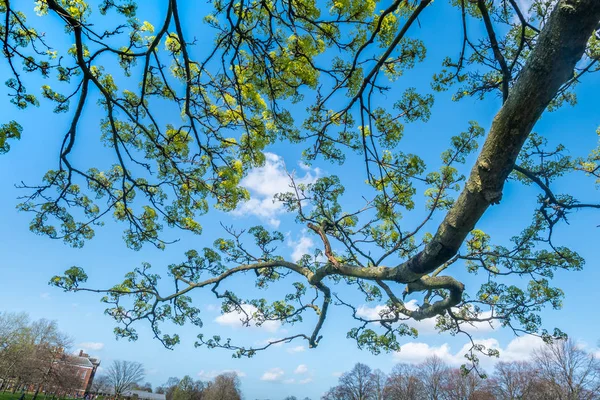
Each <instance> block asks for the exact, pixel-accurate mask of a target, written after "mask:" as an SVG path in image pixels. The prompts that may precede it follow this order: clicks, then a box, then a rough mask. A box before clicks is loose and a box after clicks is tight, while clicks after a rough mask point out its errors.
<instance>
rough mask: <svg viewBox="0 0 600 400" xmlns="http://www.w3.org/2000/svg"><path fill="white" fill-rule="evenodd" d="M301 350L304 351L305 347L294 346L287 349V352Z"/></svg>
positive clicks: (292, 352)
mask: <svg viewBox="0 0 600 400" xmlns="http://www.w3.org/2000/svg"><path fill="white" fill-rule="evenodd" d="M303 351H306V347H304V346H296V347H292V348H289V349H287V352H288V353H290V354H294V353H302V352H303Z"/></svg>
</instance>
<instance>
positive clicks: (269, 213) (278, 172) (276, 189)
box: [233, 153, 321, 228]
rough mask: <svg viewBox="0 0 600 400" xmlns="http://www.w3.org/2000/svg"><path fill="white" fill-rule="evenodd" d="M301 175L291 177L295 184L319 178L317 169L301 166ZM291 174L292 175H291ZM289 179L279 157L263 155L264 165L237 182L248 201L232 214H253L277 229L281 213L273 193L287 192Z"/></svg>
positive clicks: (280, 205)
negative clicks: (246, 194)
mask: <svg viewBox="0 0 600 400" xmlns="http://www.w3.org/2000/svg"><path fill="white" fill-rule="evenodd" d="M300 168H301V169H302V170H303V171H304V175H303V176H294V180H295V181H296V183H305V184H306V183H312V182H314V181H315V180H316V179H317V178H318V176H319V175H320V173H321V172H320V170H319V169H318V168H310V167H307V166H304V165H301V166H300ZM292 174H293V173H292ZM290 182H291V181H290V177H289V176H288V172H287V170H286V167H285V163H284V161H283V158H281V157H280V156H278V155H277V154H273V153H265V165H263V166H262V167H259V168H254V169H252V170H251V171H250V172H249V173H248V175H247V176H246V177H245V178H244V179H242V181H241V182H240V184H241V186H243V187H245V188H246V189H248V191H249V192H250V200H248V201H247V202H244V203H242V204H241V205H240V206H239V207H238V208H236V209H235V210H234V211H233V214H234V215H239V216H246V215H255V216H257V217H258V218H260V219H261V220H263V221H265V222H267V223H268V224H270V225H271V226H273V227H275V228H276V227H278V226H279V223H280V220H279V216H280V215H281V214H282V213H283V207H282V204H281V203H279V202H273V196H275V195H276V194H277V193H284V192H289V191H290V187H289V186H290Z"/></svg>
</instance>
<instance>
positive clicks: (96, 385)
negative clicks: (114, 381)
mask: <svg viewBox="0 0 600 400" xmlns="http://www.w3.org/2000/svg"><path fill="white" fill-rule="evenodd" d="M109 391H110V382H109V380H108V376H106V375H100V376H96V377H95V378H94V380H93V382H92V386H91V392H92V393H96V394H98V393H108V392H109Z"/></svg>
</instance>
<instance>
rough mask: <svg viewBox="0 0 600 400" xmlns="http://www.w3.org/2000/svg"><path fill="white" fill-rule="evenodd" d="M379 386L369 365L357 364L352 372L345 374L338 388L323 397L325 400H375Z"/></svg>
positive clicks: (332, 389)
mask: <svg viewBox="0 0 600 400" xmlns="http://www.w3.org/2000/svg"><path fill="white" fill-rule="evenodd" d="M376 398H377V385H376V384H375V381H374V374H373V373H372V371H371V368H370V367H369V366H368V365H365V364H361V363H357V364H356V365H355V366H354V368H352V370H351V371H350V372H345V373H344V374H342V376H341V377H340V379H339V383H338V385H337V386H335V387H333V388H331V389H330V390H329V392H327V393H326V394H325V396H323V399H324V400H374V399H376Z"/></svg>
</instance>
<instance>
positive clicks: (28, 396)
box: [0, 392, 70, 400]
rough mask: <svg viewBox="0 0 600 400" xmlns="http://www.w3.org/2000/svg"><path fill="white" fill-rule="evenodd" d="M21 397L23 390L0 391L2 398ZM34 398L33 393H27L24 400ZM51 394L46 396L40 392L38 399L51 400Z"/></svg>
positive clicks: (11, 399) (7, 399)
mask: <svg viewBox="0 0 600 400" xmlns="http://www.w3.org/2000/svg"><path fill="white" fill-rule="evenodd" d="M20 398H21V392H16V393H15V394H12V393H11V392H0V400H19V399H20ZM32 398H33V393H26V394H25V397H24V398H23V400H31V399H32ZM51 398H52V397H51V396H46V397H44V395H43V394H38V396H37V399H36V400H50V399H51ZM60 400H70V399H60Z"/></svg>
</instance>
